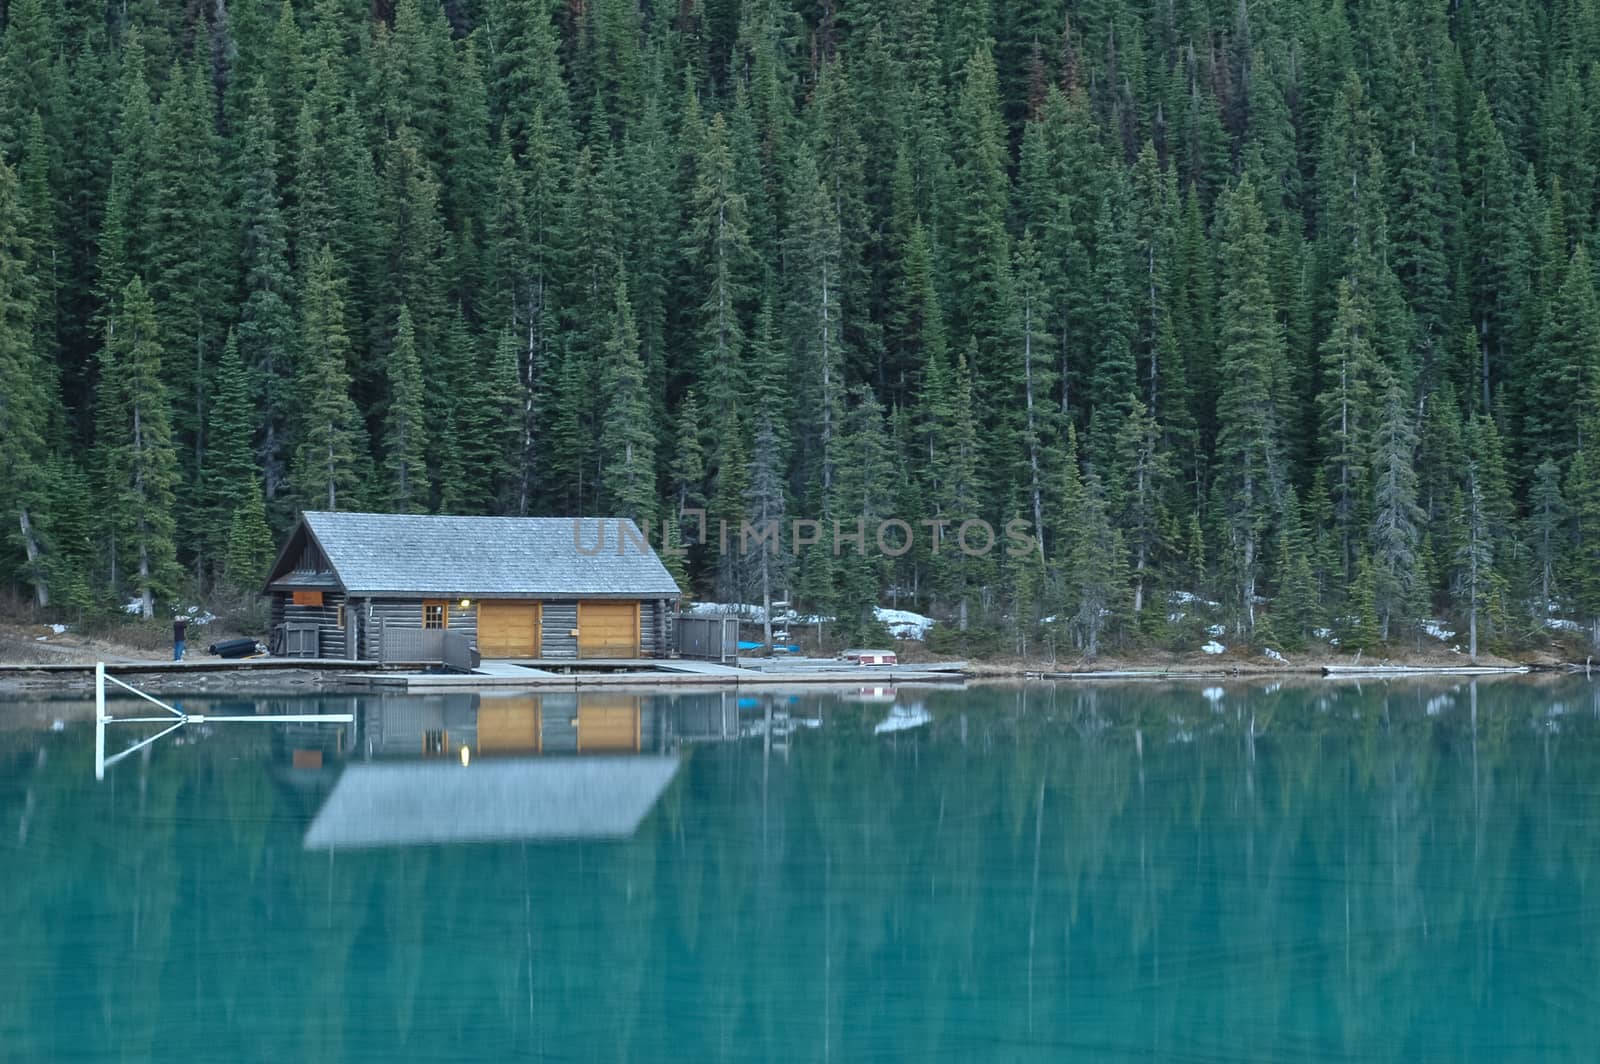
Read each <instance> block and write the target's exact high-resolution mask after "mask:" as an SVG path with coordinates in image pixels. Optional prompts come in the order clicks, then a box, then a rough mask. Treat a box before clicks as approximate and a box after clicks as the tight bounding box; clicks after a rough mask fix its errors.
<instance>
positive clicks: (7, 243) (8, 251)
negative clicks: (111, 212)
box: [0, 160, 53, 606]
mask: <svg viewBox="0 0 1600 1064" xmlns="http://www.w3.org/2000/svg"><path fill="white" fill-rule="evenodd" d="M21 208H22V205H21V203H20V202H19V198H18V186H17V176H16V173H15V171H13V170H12V169H11V167H9V166H7V165H6V164H5V162H4V161H3V160H0V514H4V515H5V521H6V525H7V526H8V534H7V536H6V537H5V540H4V541H3V542H6V543H13V542H14V543H15V545H16V546H17V547H19V548H20V551H21V559H22V564H21V565H19V566H13V564H12V563H13V562H14V561H15V560H16V558H17V555H16V553H15V552H14V551H10V550H8V551H6V552H5V554H4V555H0V557H3V558H4V559H5V563H6V570H12V569H13V568H15V571H16V572H17V573H18V575H19V576H20V577H21V578H22V580H23V582H25V583H27V584H28V585H29V586H30V587H31V588H32V591H33V596H34V601H35V602H36V603H37V604H38V605H40V606H48V605H50V579H49V572H48V567H47V565H46V561H45V559H44V557H43V554H44V543H43V537H42V531H41V530H40V529H39V528H37V527H36V525H37V523H38V522H39V519H40V516H41V514H40V507H41V504H42V503H43V501H44V494H43V493H44V492H45V490H46V488H47V487H48V484H47V482H46V481H45V480H44V479H43V477H44V474H45V472H46V471H45V470H44V469H43V468H41V466H42V463H43V462H44V459H45V457H46V452H47V447H46V431H47V428H48V425H49V418H50V401H51V399H52V398H53V397H52V396H51V395H50V391H49V389H48V388H47V387H46V382H47V380H48V379H49V378H48V374H47V370H46V366H45V364H44V360H43V359H42V358H40V357H39V349H38V347H39V345H38V343H37V341H36V339H35V335H34V321H35V309H34V308H35V305H34V303H33V300H32V299H31V298H30V296H31V295H32V291H31V286H30V284H29V278H28V273H27V271H28V266H29V263H30V262H31V260H32V243H31V241H29V239H28V235H27V232H26V218H25V216H24V215H23V213H22V209H21Z"/></svg>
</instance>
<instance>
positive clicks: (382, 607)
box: [361, 596, 478, 659]
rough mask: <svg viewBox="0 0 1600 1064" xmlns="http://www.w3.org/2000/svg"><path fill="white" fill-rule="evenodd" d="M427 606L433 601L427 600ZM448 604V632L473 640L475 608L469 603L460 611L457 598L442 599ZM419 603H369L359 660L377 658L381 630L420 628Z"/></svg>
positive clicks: (383, 601)
mask: <svg viewBox="0 0 1600 1064" xmlns="http://www.w3.org/2000/svg"><path fill="white" fill-rule="evenodd" d="M428 601H429V602H434V601H437V600H435V599H432V598H430V599H428ZM445 601H447V602H448V603H449V604H450V622H449V624H448V625H447V627H448V628H449V629H450V631H452V632H465V633H466V634H467V635H470V636H472V637H474V638H476V637H477V635H478V604H477V603H476V602H473V603H472V605H470V606H468V607H467V608H466V609H462V608H461V598H460V596H457V597H456V598H453V599H446V600H445ZM422 602H423V600H422V599H420V598H414V599H409V598H407V599H370V600H368V601H367V604H366V606H365V607H364V609H363V611H362V612H363V614H364V615H365V616H363V618H362V633H361V656H362V657H363V658H367V659H376V658H377V657H378V640H379V638H380V637H381V631H382V629H383V628H384V627H385V626H387V627H390V628H419V629H420V628H421V627H422Z"/></svg>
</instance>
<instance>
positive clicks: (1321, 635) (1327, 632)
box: [1311, 628, 1333, 639]
mask: <svg viewBox="0 0 1600 1064" xmlns="http://www.w3.org/2000/svg"><path fill="white" fill-rule="evenodd" d="M1311 634H1312V635H1314V636H1316V637H1317V638H1318V639H1332V638H1333V629H1332V628H1313V629H1311Z"/></svg>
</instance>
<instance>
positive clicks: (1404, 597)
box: [1372, 381, 1424, 641]
mask: <svg viewBox="0 0 1600 1064" xmlns="http://www.w3.org/2000/svg"><path fill="white" fill-rule="evenodd" d="M1408 400H1409V396H1408V395H1407V394H1406V391H1405V388H1404V387H1403V386H1402V385H1401V384H1400V383H1399V382H1398V381H1393V382H1391V383H1390V385H1389V387H1388V389H1387V390H1386V392H1385V394H1384V398H1383V406H1382V411H1381V413H1380V415H1379V419H1378V424H1377V428H1376V432H1375V433H1374V436H1373V443H1372V467H1373V469H1372V494H1373V507H1372V509H1373V518H1372V555H1373V564H1372V572H1373V586H1374V597H1375V605H1376V607H1377V611H1378V634H1379V638H1381V639H1383V640H1385V641H1387V640H1388V639H1389V636H1390V633H1391V631H1392V630H1393V628H1394V626H1395V623H1396V622H1397V621H1405V620H1409V619H1411V618H1412V617H1414V616H1415V613H1414V611H1415V609H1416V607H1417V604H1418V595H1419V593H1420V591H1421V588H1422V586H1423V585H1422V581H1421V579H1420V577H1421V573H1420V558H1419V548H1420V545H1421V538H1422V534H1421V526H1422V520H1423V517H1424V514H1423V512H1422V508H1421V507H1420V506H1418V505H1417V471H1416V469H1415V467H1414V466H1413V465H1412V462H1413V456H1414V454H1415V452H1416V446H1417V436H1416V429H1415V428H1414V427H1413V425H1412V423H1411V416H1410V410H1409V406H1410V404H1409V401H1408Z"/></svg>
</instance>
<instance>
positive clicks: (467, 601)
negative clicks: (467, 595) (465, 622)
mask: <svg viewBox="0 0 1600 1064" xmlns="http://www.w3.org/2000/svg"><path fill="white" fill-rule="evenodd" d="M471 605H472V600H471V599H462V600H461V608H462V609H466V608H467V607H468V606H471Z"/></svg>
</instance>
